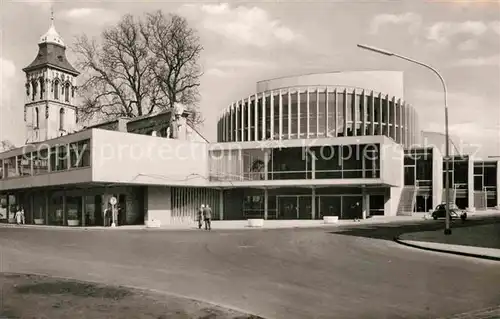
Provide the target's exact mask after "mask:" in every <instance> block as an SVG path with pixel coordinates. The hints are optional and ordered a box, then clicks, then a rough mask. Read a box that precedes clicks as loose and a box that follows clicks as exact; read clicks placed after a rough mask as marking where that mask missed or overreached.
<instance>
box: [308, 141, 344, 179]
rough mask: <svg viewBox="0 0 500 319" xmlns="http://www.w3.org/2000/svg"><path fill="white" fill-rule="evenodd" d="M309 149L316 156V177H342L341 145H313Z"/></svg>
mask: <svg viewBox="0 0 500 319" xmlns="http://www.w3.org/2000/svg"><path fill="white" fill-rule="evenodd" d="M311 151H312V152H313V153H314V155H315V157H316V164H315V168H316V172H315V177H316V178H317V179H334V178H342V156H341V147H340V146H338V145H324V146H315V147H312V148H311Z"/></svg>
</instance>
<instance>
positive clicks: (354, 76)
mask: <svg viewBox="0 0 500 319" xmlns="http://www.w3.org/2000/svg"><path fill="white" fill-rule="evenodd" d="M311 85H335V86H342V87H353V88H363V89H369V90H373V91H378V92H381V93H383V94H389V95H393V96H396V97H398V98H401V99H403V98H404V78H403V72H400V71H352V72H331V73H320V74H306V75H299V76H289V77H282V78H277V79H271V80H265V81H261V82H258V83H257V93H261V92H264V91H268V90H275V89H280V88H287V87H292V86H311Z"/></svg>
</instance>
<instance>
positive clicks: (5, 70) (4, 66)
mask: <svg viewBox="0 0 500 319" xmlns="http://www.w3.org/2000/svg"><path fill="white" fill-rule="evenodd" d="M0 71H1V73H2V80H4V79H9V78H12V77H14V76H15V75H16V66H15V65H14V63H13V62H12V61H11V60H8V59H5V58H2V57H0ZM2 87H3V86H2Z"/></svg>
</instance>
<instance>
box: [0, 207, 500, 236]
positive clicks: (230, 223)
mask: <svg viewBox="0 0 500 319" xmlns="http://www.w3.org/2000/svg"><path fill="white" fill-rule="evenodd" d="M493 215H497V216H499V217H500V212H499V211H484V212H478V213H473V214H471V215H470V217H469V218H470V219H476V218H484V217H488V216H493ZM425 220H428V221H429V222H430V221H431V220H432V219H431V218H427V217H426V216H425V214H423V213H416V214H413V215H412V216H373V217H371V218H368V219H365V220H360V221H354V220H352V219H349V220H339V221H338V222H337V223H335V224H325V223H324V222H323V220H265V221H264V225H263V227H249V226H248V221H247V220H213V221H212V229H214V230H217V229H220V230H257V229H287V228H288V229H290V228H328V227H345V226H360V225H366V226H368V225H376V224H391V223H392V224H398V223H399V224H401V223H415V222H425ZM0 227H25V228H37V229H60V230H116V231H119V230H148V231H149V230H151V231H160V230H172V231H173V230H197V229H198V225H197V223H196V222H194V221H193V222H191V223H175V221H174V222H173V223H172V224H169V225H161V226H160V227H151V228H150V227H147V226H146V225H125V226H118V227H116V228H110V227H102V226H91V227H81V226H77V227H69V226H48V225H20V226H17V225H16V224H0Z"/></svg>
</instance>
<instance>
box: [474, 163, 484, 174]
mask: <svg viewBox="0 0 500 319" xmlns="http://www.w3.org/2000/svg"><path fill="white" fill-rule="evenodd" d="M474 174H476V175H482V174H483V165H482V164H481V165H474Z"/></svg>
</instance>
